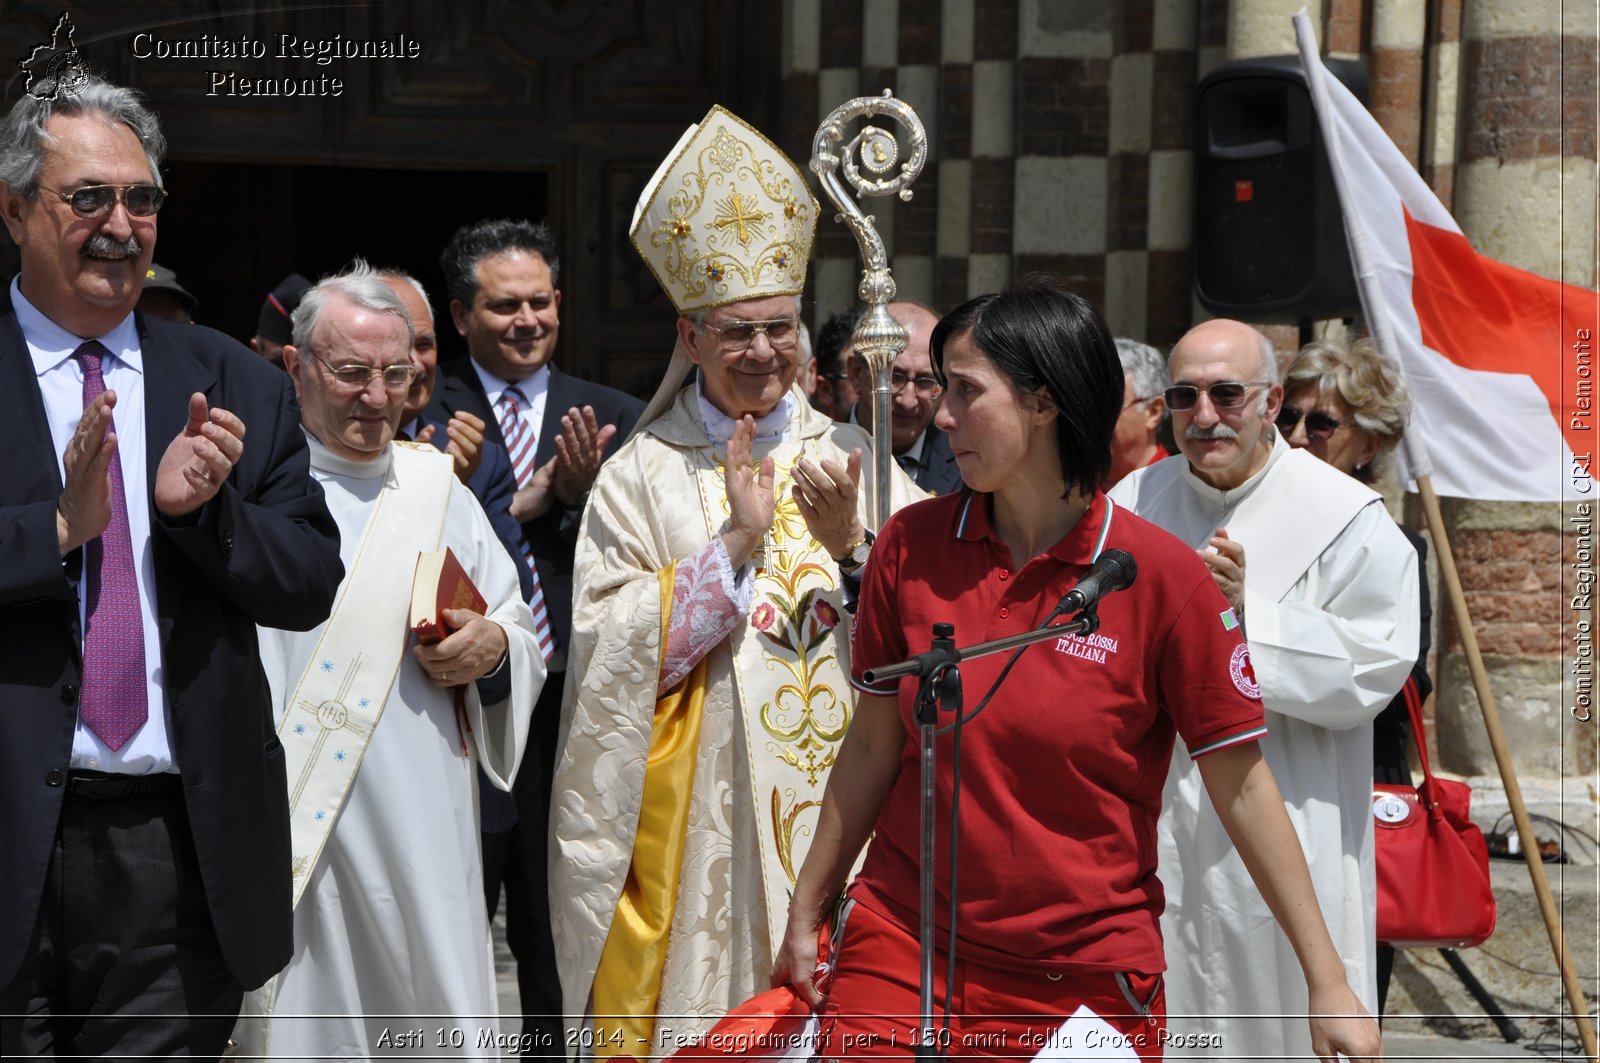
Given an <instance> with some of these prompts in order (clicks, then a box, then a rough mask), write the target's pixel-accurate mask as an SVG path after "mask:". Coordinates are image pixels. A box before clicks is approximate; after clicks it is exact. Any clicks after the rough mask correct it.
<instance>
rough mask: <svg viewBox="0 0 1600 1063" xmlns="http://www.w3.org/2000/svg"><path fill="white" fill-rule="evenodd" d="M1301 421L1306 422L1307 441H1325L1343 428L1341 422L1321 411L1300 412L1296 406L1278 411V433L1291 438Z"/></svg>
mask: <svg viewBox="0 0 1600 1063" xmlns="http://www.w3.org/2000/svg"><path fill="white" fill-rule="evenodd" d="M1302 419H1303V420H1304V421H1305V422H1306V436H1307V438H1309V439H1317V440H1322V439H1327V438H1329V437H1330V436H1332V435H1333V433H1335V432H1337V431H1338V430H1339V429H1341V428H1343V427H1344V422H1343V421H1341V420H1339V419H1338V418H1337V417H1333V416H1330V415H1329V414H1326V413H1323V412H1322V411H1321V410H1302V409H1300V407H1298V406H1285V407H1283V409H1281V410H1279V411H1278V431H1280V432H1282V433H1283V434H1284V435H1285V436H1291V435H1293V434H1294V430H1295V429H1296V428H1297V427H1299V425H1300V422H1301V420H1302Z"/></svg>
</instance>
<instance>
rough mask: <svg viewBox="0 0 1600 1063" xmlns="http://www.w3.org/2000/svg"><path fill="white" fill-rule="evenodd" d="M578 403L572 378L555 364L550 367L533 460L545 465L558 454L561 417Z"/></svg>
mask: <svg viewBox="0 0 1600 1063" xmlns="http://www.w3.org/2000/svg"><path fill="white" fill-rule="evenodd" d="M576 405H578V396H577V393H576V390H575V389H574V388H573V386H572V380H571V378H569V377H568V376H567V375H566V374H565V373H563V372H562V371H561V370H559V369H557V368H556V367H555V366H553V365H552V366H551V367H550V386H549V387H548V388H547V389H546V390H545V393H544V419H543V420H542V421H541V422H540V423H539V438H538V439H537V440H535V441H534V451H533V460H534V462H535V463H536V464H537V465H539V466H543V465H544V463H545V462H547V461H549V460H550V459H551V458H553V457H555V456H556V436H558V435H560V434H561V418H562V416H563V415H564V414H565V413H566V412H567V411H568V410H570V409H572V408H573V407H574V406H576Z"/></svg>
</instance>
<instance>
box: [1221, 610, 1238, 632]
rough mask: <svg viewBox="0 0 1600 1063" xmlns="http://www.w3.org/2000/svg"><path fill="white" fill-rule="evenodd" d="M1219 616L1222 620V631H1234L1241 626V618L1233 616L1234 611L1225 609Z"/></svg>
mask: <svg viewBox="0 0 1600 1063" xmlns="http://www.w3.org/2000/svg"><path fill="white" fill-rule="evenodd" d="M1217 615H1218V616H1219V617H1220V618H1221V619H1222V630H1224V631H1232V630H1233V629H1234V628H1236V627H1238V626H1239V618H1238V617H1236V616H1234V615H1233V610H1232V609H1224V610H1223V611H1222V612H1220V613H1218V614H1217Z"/></svg>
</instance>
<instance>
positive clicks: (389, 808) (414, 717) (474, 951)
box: [240, 439, 545, 1059]
mask: <svg viewBox="0 0 1600 1063" xmlns="http://www.w3.org/2000/svg"><path fill="white" fill-rule="evenodd" d="M309 442H310V444H311V468H312V475H313V476H315V477H316V479H317V482H318V483H320V484H322V488H323V491H324V492H325V494H326V496H327V501H328V510H329V512H331V513H332V514H333V518H334V520H335V521H337V522H338V525H339V535H340V544H339V554H340V560H341V561H343V562H344V565H345V571H346V572H347V573H348V572H349V571H350V569H351V566H352V565H353V564H354V563H355V557H356V551H357V550H358V548H359V547H360V545H361V540H362V533H363V531H364V530H365V528H366V524H367V520H368V518H369V517H370V516H371V513H372V510H373V508H374V503H375V500H376V497H377V493H378V490H379V488H380V486H381V485H382V484H383V483H384V479H385V477H386V475H387V473H388V469H389V464H390V460H389V453H388V452H386V453H385V455H384V456H383V457H380V458H379V459H378V460H376V461H373V462H370V463H364V464H363V463H355V462H350V461H345V460H343V459H341V458H339V457H337V456H335V455H333V454H332V453H330V452H329V451H328V450H326V449H325V448H324V447H322V446H321V445H320V444H318V443H317V442H316V441H315V440H314V439H313V440H309ZM440 460H449V459H448V458H447V457H446V456H444V455H440ZM439 545H440V548H443V547H445V546H449V547H450V548H451V549H452V550H454V551H455V553H456V556H457V557H458V558H459V559H460V561H461V563H462V566H463V567H464V568H465V569H466V570H467V573H468V575H469V576H470V577H471V578H472V581H473V583H474V584H476V585H477V587H478V589H479V591H480V592H481V593H482V594H483V597H484V599H485V600H486V601H487V602H489V603H490V604H491V607H490V611H489V616H490V618H491V619H493V620H494V621H495V622H497V623H498V624H499V625H500V626H501V627H502V628H503V629H504V630H505V632H506V637H507V640H508V641H509V643H510V650H509V654H510V657H509V660H508V661H507V663H506V667H508V668H510V669H511V689H512V694H511V697H510V698H509V699H508V700H506V701H503V702H499V703H497V704H492V705H483V704H481V703H480V701H479V699H478V694H477V690H476V685H474V686H473V687H471V688H469V692H468V705H467V708H468V712H469V714H470V719H471V724H472V734H471V735H470V736H469V740H468V749H469V752H468V754H467V755H463V753H462V748H461V747H462V736H461V733H460V728H459V726H458V724H457V722H456V713H455V708H454V702H453V699H452V696H451V693H450V692H449V691H448V690H445V689H443V688H441V687H439V686H436V685H435V684H434V683H433V681H432V680H431V679H430V678H429V677H428V676H427V675H426V674H425V673H424V672H423V671H422V668H421V667H420V666H419V665H418V664H417V663H416V660H415V658H414V657H412V655H411V644H410V640H409V639H408V645H407V648H406V650H405V651H404V655H403V656H402V658H401V662H400V671H399V674H398V676H397V677H396V679H395V684H394V689H393V690H392V692H391V693H390V696H389V700H388V703H387V704H386V705H385V707H384V711H383V715H382V717H381V718H380V719H379V721H378V725H377V728H376V730H375V731H374V732H373V735H372V739H371V742H370V743H369V744H368V746H367V750H366V755H365V757H364V758H363V760H362V761H361V767H360V770H359V772H358V773H357V775H356V777H355V782H354V784H353V785H352V786H351V789H350V794H349V798H348V800H347V801H346V803H345V806H344V808H343V810H342V811H341V812H340V813H339V818H338V821H337V822H336V824H335V826H334V828H333V830H332V832H331V834H330V836H329V838H328V841H327V844H326V847H325V848H324V849H323V851H322V855H321V858H320V859H319V860H318V862H317V867H316V869H315V870H314V871H313V872H312V878H311V881H310V883H309V884H308V885H307V887H306V890H305V894H304V895H303V896H302V897H301V899H300V903H299V904H298V905H297V906H296V907H295V913H294V945H295V949H294V958H293V959H291V960H290V961H289V966H288V967H287V968H285V969H284V971H283V972H282V973H281V974H280V975H279V976H278V979H277V983H276V987H277V988H276V995H275V997H273V998H272V1016H273V1017H272V1018H271V1020H270V1022H269V1023H268V1024H267V1026H266V1029H265V1030H264V1036H265V1038H266V1043H265V1051H266V1053H267V1055H268V1056H269V1057H270V1058H309V1057H323V1058H338V1059H350V1058H367V1057H386V1056H405V1055H475V1056H498V1055H500V1054H501V1053H500V1052H498V1051H496V1050H494V1049H493V1048H484V1047H481V1046H480V1038H482V1037H484V1036H485V1035H487V1036H489V1037H493V1036H494V1035H495V1034H496V1033H497V1032H498V1022H497V1018H496V1016H497V1014H498V1007H497V1003H496V1001H497V992H496V987H495V974H494V962H493V946H492V944H491V942H490V938H489V923H488V918H487V913H486V911H485V906H484V900H483V871H482V855H481V852H480V848H479V844H480V843H479V840H478V807H477V775H476V772H475V771H474V767H475V763H476V764H481V765H482V766H483V769H484V771H485V772H486V773H487V774H488V776H489V778H490V779H491V780H492V781H493V782H494V784H495V785H496V786H499V787H501V788H502V789H507V790H509V789H510V787H511V780H512V778H513V777H514V776H515V774H516V770H517V764H518V761H519V760H520V758H521V755H522V748H523V745H524V742H525V740H526V738H527V733H528V722H529V719H530V717H531V715H532V712H533V703H534V700H535V699H536V698H537V697H538V695H539V690H540V688H541V687H543V685H544V677H545V665H544V658H543V656H542V655H541V654H540V653H539V649H538V645H537V644H536V643H535V641H534V636H533V621H532V618H531V617H530V615H529V613H528V607H527V605H526V604H524V603H523V601H522V595H521V591H520V588H519V586H518V583H517V571H516V568H515V567H514V564H513V562H512V560H511V558H510V556H509V555H508V554H507V553H506V550H505V547H504V546H502V545H501V544H500V540H499V539H498V538H496V537H495V533H494V528H493V527H492V526H491V525H490V524H489V520H488V518H487V517H486V516H485V515H484V512H483V509H482V507H481V506H479V504H478V502H477V500H476V499H475V498H473V496H472V493H471V492H470V491H468V490H467V489H466V488H465V487H464V486H462V484H461V483H460V482H459V481H458V480H456V479H455V478H454V477H453V476H452V477H451V478H450V499H449V503H448V509H447V512H446V514H445V520H444V532H443V534H442V536H441V539H440V544H439ZM392 564H393V568H394V573H395V578H396V579H403V580H406V581H408V582H409V581H410V580H411V578H412V573H413V570H414V568H415V565H416V558H415V557H414V556H413V557H397V558H394V559H393V561H392ZM342 591H343V588H342V587H341V592H342ZM340 606H342V607H343V608H346V609H357V610H359V609H360V608H361V606H360V603H358V602H352V603H344V602H342V601H341V602H340ZM336 608H337V607H336ZM321 633H322V628H321V627H319V628H317V629H316V630H313V631H307V632H295V631H278V630H274V629H268V628H262V629H260V639H261V657H262V663H263V665H264V667H265V669H266V673H267V677H268V679H269V681H270V682H271V684H272V694H273V704H274V706H275V711H276V713H277V718H278V719H279V720H281V719H282V716H283V708H284V703H285V700H286V699H287V698H288V696H289V694H290V693H291V692H292V691H293V690H294V688H295V685H296V683H297V681H298V680H299V678H300V676H301V674H302V673H303V672H304V670H305V667H306V664H307V662H308V659H309V657H310V654H311V653H312V651H313V650H314V649H315V648H316V645H317V640H318V637H319V636H320V635H321ZM286 873H287V869H286ZM271 985H272V984H271V983H269V985H268V987H266V988H265V989H263V990H257V991H256V992H254V993H251V994H249V996H248V997H247V1000H246V1006H245V1009H244V1014H245V1015H246V1016H247V1017H248V1016H251V1015H252V1014H253V1013H256V1012H258V1011H259V1010H260V1009H261V1008H262V1007H263V1006H264V1001H265V999H266V997H265V996H264V994H265V993H266V992H267V990H268V989H270V988H271ZM305 1015H311V1016H319V1018H316V1019H302V1018H292V1016H305ZM322 1016H325V1017H322ZM249 1021H251V1020H250V1019H249V1018H246V1019H244V1020H241V1033H243V1032H244V1031H245V1026H244V1023H246V1022H249ZM441 1030H442V1031H443V1032H442V1034H441V1033H440V1031H441ZM413 1031H420V1034H419V1033H415V1032H413ZM457 1031H460V1033H459V1040H460V1042H461V1043H460V1044H457V1039H458V1034H457ZM240 1039H241V1042H242V1043H245V1044H249V1043H250V1042H249V1041H245V1040H244V1039H243V1038H240Z"/></svg>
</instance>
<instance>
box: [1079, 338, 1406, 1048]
mask: <svg viewBox="0 0 1600 1063" xmlns="http://www.w3.org/2000/svg"><path fill="white" fill-rule="evenodd" d="M1169 368H1170V370H1171V374H1172V386H1171V387H1169V388H1168V389H1167V392H1166V398H1167V408H1168V409H1169V410H1171V411H1172V430H1173V435H1174V436H1175V437H1176V438H1177V443H1178V449H1179V450H1180V451H1181V453H1180V454H1178V455H1174V456H1173V457H1170V458H1167V459H1166V460H1165V461H1160V462H1157V463H1156V464H1154V465H1150V466H1146V467H1145V468H1143V469H1138V470H1135V471H1134V472H1133V473H1132V474H1131V475H1129V476H1128V477H1127V478H1126V479H1124V480H1122V481H1121V482H1120V483H1118V484H1117V485H1116V487H1114V488H1113V489H1112V491H1111V497H1112V499H1113V500H1115V501H1116V502H1117V503H1119V504H1121V505H1125V506H1127V507H1129V508H1130V509H1132V510H1133V511H1134V512H1135V513H1137V514H1138V515H1139V516H1141V517H1144V518H1145V519H1146V520H1149V521H1152V522H1153V523H1155V524H1158V525H1160V526H1161V527H1163V528H1165V529H1166V530H1167V531H1169V532H1171V533H1173V534H1174V535H1176V536H1177V537H1178V538H1180V539H1182V540H1183V541H1184V542H1186V543H1188V544H1189V545H1190V546H1193V547H1194V548H1195V549H1197V550H1199V551H1200V552H1201V556H1202V558H1203V559H1204V560H1205V562H1206V564H1207V565H1208V566H1209V567H1210V568H1211V573H1212V577H1213V578H1214V579H1215V580H1216V582H1217V585H1218V586H1219V587H1220V588H1221V589H1222V593H1223V595H1224V596H1225V597H1226V598H1227V599H1228V601H1229V603H1230V604H1231V605H1232V608H1231V609H1230V610H1228V611H1227V612H1226V613H1223V614H1222V616H1220V617H1219V618H1218V623H1220V624H1223V625H1224V626H1229V627H1231V626H1234V625H1238V624H1242V625H1243V626H1244V633H1245V638H1246V640H1247V641H1248V642H1249V645H1250V660H1251V663H1252V665H1253V669H1252V670H1251V671H1247V672H1245V673H1244V674H1242V675H1241V676H1240V679H1241V680H1243V681H1244V682H1246V683H1250V684H1253V685H1255V686H1257V687H1259V690H1260V696H1261V699H1262V703H1263V705H1264V707H1265V709H1266V723H1267V737H1266V738H1264V739H1262V740H1261V751H1262V753H1263V754H1264V755H1265V756H1266V758H1267V763H1268V764H1270V765H1271V766H1272V774H1273V777H1274V778H1276V779H1277V780H1278V786H1279V788H1280V789H1281V790H1282V791H1283V799H1284V803H1285V805H1286V806H1287V809H1288V812H1289V819H1290V821H1291V822H1293V823H1294V826H1295V830H1296V832H1297V833H1298V834H1299V836H1300V845H1301V848H1302V849H1303V850H1304V852H1305V856H1306V863H1307V864H1308V865H1309V867H1310V869H1311V880H1312V885H1313V886H1314V887H1315V889H1316V892H1317V902H1318V905H1319V906H1320V907H1321V909H1322V917H1323V920H1324V921H1325V922H1326V923H1327V924H1328V933H1329V934H1331V935H1332V936H1333V942H1334V945H1335V946H1337V948H1338V949H1339V955H1340V957H1341V958H1342V959H1343V960H1344V966H1345V972H1346V978H1347V981H1348V982H1349V984H1350V986H1351V988H1353V989H1354V990H1355V991H1356V993H1357V994H1358V995H1359V996H1360V998H1361V1002H1362V1004H1363V1005H1364V1006H1365V1007H1366V1008H1367V1010H1368V1011H1369V1012H1370V1011H1372V1010H1374V1009H1375V1008H1376V1005H1377V1000H1376V996H1377V989H1376V982H1375V978H1374V961H1375V944H1374V941H1375V936H1376V934H1375V931H1376V924H1375V911H1376V893H1377V886H1376V882H1375V870H1374V869H1375V866H1376V865H1375V863H1374V859H1375V858H1374V849H1373V829H1372V811H1371V808H1372V719H1373V717H1375V716H1376V715H1377V714H1378V713H1379V712H1380V711H1381V710H1382V709H1383V707H1384V706H1385V705H1387V704H1389V700H1390V699H1391V698H1393V697H1394V695H1395V693H1396V692H1397V691H1398V690H1399V689H1400V687H1401V686H1402V685H1403V684H1404V683H1405V681H1406V677H1407V675H1409V674H1410V671H1411V666H1412V665H1413V664H1414V663H1416V659H1417V631H1418V629H1419V621H1418V611H1419V608H1420V606H1419V599H1418V592H1417V555H1416V552H1415V551H1414V550H1412V548H1411V545H1410V544H1409V543H1408V542H1406V540H1405V537H1404V536H1402V535H1401V534H1400V531H1399V529H1398V528H1396V527H1395V523H1394V521H1393V520H1392V519H1390V517H1389V513H1388V510H1386V509H1385V508H1384V505H1383V499H1382V497H1381V496H1379V495H1378V494H1377V493H1376V492H1374V491H1373V490H1372V489H1371V488H1369V487H1367V486H1365V485H1364V484H1361V483H1359V482H1358V481H1356V480H1355V479H1354V478H1352V477H1349V476H1346V475H1344V474H1343V473H1341V472H1339V471H1338V470H1336V469H1334V468H1333V467H1332V466H1330V465H1327V464H1324V463H1323V462H1321V461H1319V460H1317V459H1316V458H1314V457H1312V455H1311V452H1310V451H1305V450H1291V449H1290V448H1289V446H1288V444H1287V443H1286V442H1285V441H1284V440H1283V437H1282V436H1281V435H1280V434H1279V433H1278V432H1277V431H1276V430H1275V429H1274V427H1273V421H1274V420H1275V419H1276V417H1277V415H1278V409H1279V406H1280V405H1281V404H1282V401H1283V385H1282V384H1280V383H1279V382H1278V367H1277V361H1276V357H1275V355H1274V353H1273V350H1272V345H1271V344H1270V343H1268V342H1267V340H1266V338H1265V337H1264V336H1262V335H1261V333H1259V332H1257V331H1256V330H1255V329H1253V328H1251V327H1250V326H1249V325H1246V324H1243V323H1241V322H1238V321H1228V320H1223V319H1217V320H1213V321H1207V322H1204V323H1203V324H1200V325H1197V326H1196V327H1195V328H1193V329H1191V330H1190V331H1189V332H1188V333H1187V334H1185V335H1184V337H1183V338H1182V339H1181V340H1179V341H1178V344H1177V346H1175V347H1174V348H1173V350H1172V359H1171V363H1170V366H1169ZM1159 831H1160V860H1161V868H1160V876H1161V883H1162V886H1163V887H1164V889H1165V891H1166V901H1167V906H1166V910H1165V911H1164V912H1163V914H1162V917H1161V935H1162V939H1163V942H1164V944H1165V947H1166V953H1167V974H1166V978H1167V1016H1168V1018H1167V1029H1168V1031H1169V1034H1170V1037H1169V1038H1168V1040H1167V1044H1166V1052H1167V1056H1168V1058H1174V1059H1176V1058H1187V1057H1199V1058H1207V1059H1213V1058H1229V1059H1233V1058H1251V1059H1290V1058H1294V1059H1299V1058H1310V1057H1311V1054H1312V1052H1311V1038H1310V1033H1309V1030H1308V1027H1307V1026H1306V1021H1305V1016H1306V1013H1307V1007H1308V997H1307V989H1306V983H1305V979H1304V978H1303V977H1302V976H1301V974H1300V968H1299V965H1298V963H1297V962H1296V960H1295V956H1294V951H1293V949H1292V948H1291V947H1290V945H1289V941H1288V939H1287V938H1286V937H1285V936H1284V934H1283V932H1282V931H1281V930H1279V929H1278V927H1277V925H1276V923H1275V922H1274V920H1273V917H1272V913H1271V912H1270V911H1268V910H1267V906H1266V902H1264V901H1263V900H1262V899H1261V896H1260V893H1259V892H1258V891H1257V890H1256V888H1255V886H1254V884H1253V883H1252V882H1251V880H1250V877H1249V874H1248V873H1247V872H1246V871H1245V868H1244V863H1243V861H1242V860H1240V858H1239V856H1238V854H1237V853H1236V852H1235V851H1234V848H1233V843H1232V842H1230V841H1229V840H1228V836H1227V834H1226V832H1225V831H1224V830H1223V827H1222V822H1221V820H1220V819H1219V818H1218V816H1217V813H1216V811H1215V810H1214V809H1213V808H1212V807H1211V802H1210V800H1209V798H1208V797H1207V796H1206V792H1205V789H1204V787H1203V786H1202V784H1201V780H1200V773H1199V770H1198V769H1197V768H1196V767H1195V762H1194V761H1193V760H1191V759H1190V758H1189V756H1188V755H1187V754H1186V753H1184V751H1183V750H1182V749H1178V750H1175V751H1174V752H1173V755H1172V766H1171V769H1170V770H1169V773H1168V775H1167V784H1166V790H1165V792H1164V794H1163V798H1162V811H1161V819H1160V825H1159Z"/></svg>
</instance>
